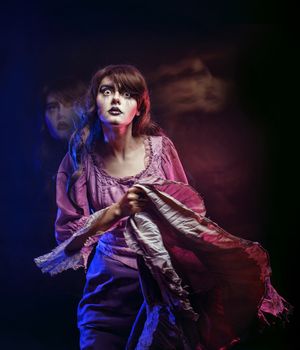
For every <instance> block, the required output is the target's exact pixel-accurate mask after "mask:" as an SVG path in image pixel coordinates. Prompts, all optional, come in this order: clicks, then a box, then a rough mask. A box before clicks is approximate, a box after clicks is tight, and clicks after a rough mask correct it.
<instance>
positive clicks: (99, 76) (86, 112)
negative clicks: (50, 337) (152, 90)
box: [67, 64, 164, 213]
mask: <svg viewBox="0 0 300 350" xmlns="http://www.w3.org/2000/svg"><path fill="white" fill-rule="evenodd" d="M105 77H109V78H110V79H111V80H112V81H113V83H114V84H115V85H116V86H118V88H119V89H120V90H125V91H128V92H129V93H130V94H131V95H132V96H133V97H134V98H135V99H136V101H137V106H138V110H139V112H140V114H139V116H135V118H134V119H133V121H132V135H133V136H141V135H162V134H164V132H163V130H162V129H161V127H160V126H159V125H158V124H157V123H155V122H154V121H153V120H152V119H151V116H150V98H149V92H148V88H147V84H146V81H145V79H144V77H143V75H142V74H141V72H140V71H139V70H138V69H137V68H135V67H134V66H131V65H124V64H122V65H109V66H107V67H105V68H103V69H100V70H98V71H97V72H96V73H95V74H94V76H93V77H92V79H91V83H90V86H89V88H88V91H87V94H86V102H85V106H83V122H82V125H81V126H80V127H79V128H78V129H77V130H76V131H75V133H74V134H73V136H72V137H71V139H70V144H69V153H70V155H71V157H72V160H73V165H74V172H73V174H72V175H71V176H70V178H69V181H68V188H67V191H68V196H69V198H70V200H71V202H72V204H73V205H74V207H75V208H76V209H77V210H78V211H79V212H80V213H82V208H80V207H79V206H78V205H77V203H76V202H75V201H74V199H73V197H72V194H71V188H72V186H73V185H74V183H75V181H76V180H77V179H78V178H79V177H80V175H81V174H82V170H83V163H84V159H85V157H86V155H87V154H88V153H92V152H93V151H94V150H95V147H96V145H97V144H101V143H103V140H104V137H103V131H102V126H101V122H100V119H99V116H98V114H97V105H96V98H97V94H98V90H99V86H100V83H101V81H102V80H103V79H104V78H105Z"/></svg>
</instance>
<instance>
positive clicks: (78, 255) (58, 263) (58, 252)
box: [34, 207, 109, 276]
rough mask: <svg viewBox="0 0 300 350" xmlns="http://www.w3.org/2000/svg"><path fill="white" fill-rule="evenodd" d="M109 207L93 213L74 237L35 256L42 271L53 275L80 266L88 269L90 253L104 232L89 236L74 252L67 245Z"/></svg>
mask: <svg viewBox="0 0 300 350" xmlns="http://www.w3.org/2000/svg"><path fill="white" fill-rule="evenodd" d="M108 208H109V207H107V208H104V209H102V210H99V211H98V212H96V213H94V214H92V215H91V216H90V217H89V218H88V220H87V221H86V223H85V225H84V226H83V227H82V228H81V229H79V230H78V231H76V232H75V233H74V234H73V236H72V237H70V238H69V239H67V240H66V241H64V242H63V243H61V244H60V245H58V246H57V247H56V248H55V249H53V250H52V251H51V252H50V253H48V254H45V255H42V256H39V257H37V258H35V259H34V262H35V263H36V265H37V266H38V267H39V268H40V269H41V270H42V272H43V273H47V272H48V273H49V274H50V275H52V276H53V275H56V274H58V273H60V272H62V271H65V270H68V269H73V270H77V269H79V268H80V267H84V268H85V269H86V267H87V262H88V258H89V255H90V254H91V252H92V250H93V247H94V245H95V244H96V243H97V242H98V240H99V237H100V236H101V235H102V234H103V233H104V232H102V231H99V232H98V233H97V234H96V235H94V236H91V237H89V238H87V239H86V241H85V243H84V244H83V247H82V248H81V249H80V250H79V251H76V252H74V253H73V254H70V253H68V252H67V247H68V246H69V244H71V243H72V242H73V241H74V240H75V239H76V238H78V237H81V236H83V235H85V234H86V233H87V232H88V231H89V230H90V229H91V227H92V226H93V225H94V223H95V222H96V221H97V220H98V218H99V217H100V216H101V215H103V213H104V212H105V211H106V210H107V209H108Z"/></svg>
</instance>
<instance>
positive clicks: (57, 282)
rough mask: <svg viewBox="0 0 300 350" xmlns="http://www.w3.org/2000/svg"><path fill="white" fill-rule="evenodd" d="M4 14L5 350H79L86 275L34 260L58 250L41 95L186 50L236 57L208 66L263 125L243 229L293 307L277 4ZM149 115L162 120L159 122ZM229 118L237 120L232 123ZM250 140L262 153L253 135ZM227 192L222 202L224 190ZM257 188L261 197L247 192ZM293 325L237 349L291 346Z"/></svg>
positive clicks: (243, 205) (78, 6)
mask: <svg viewBox="0 0 300 350" xmlns="http://www.w3.org/2000/svg"><path fill="white" fill-rule="evenodd" d="M1 7H2V9H1V21H0V28H1V51H2V52H1V57H0V64H1V82H0V85H1V117H0V118H1V126H2V127H1V151H2V152H1V160H2V161H1V174H2V178H3V180H2V182H1V183H2V186H1V190H2V191H1V192H3V193H2V194H1V222H2V227H1V228H2V230H1V231H2V232H1V236H0V237H1V238H0V241H1V255H0V259H1V287H0V288H1V299H0V302H1V337H0V343H1V345H0V347H1V348H3V349H4V348H9V349H12V350H14V349H19V348H22V349H31V350H35V349H37V350H48V349H49V350H50V349H56V350H60V349H61V350H72V349H76V348H77V341H78V334H77V330H76V304H77V302H78V298H79V297H80V290H81V285H82V281H83V272H82V271H77V272H72V271H71V272H67V273H65V275H61V276H57V277H53V278H50V277H49V276H44V275H42V274H41V272H40V271H39V270H38V269H37V268H36V267H35V266H34V264H33V258H34V257H36V256H39V255H41V254H43V253H46V252H48V251H49V250H50V249H51V248H53V247H54V245H55V241H54V237H53V228H52V224H53V217H52V216H51V215H49V211H48V204H47V203H45V198H44V197H43V195H42V194H41V193H42V192H43V191H42V186H43V182H42V180H41V178H40V176H39V173H38V171H37V169H36V167H35V161H36V160H35V152H36V148H37V147H38V142H39V128H40V124H41V115H40V106H39V95H40V91H41V88H42V86H43V85H44V83H45V82H46V81H47V80H49V79H52V78H56V77H57V78H59V77H60V76H66V75H76V76H77V77H80V78H82V79H85V80H86V79H89V78H90V76H91V75H92V73H93V72H95V71H96V70H97V69H98V67H102V66H104V65H107V64H111V63H130V64H134V65H136V66H137V67H138V68H139V69H140V70H141V71H142V72H143V73H144V74H145V75H146V76H149V77H151V73H152V72H153V71H155V69H156V68H157V66H158V65H160V64H173V63H175V62H177V61H178V60H180V59H182V58H184V57H185V56H186V55H187V54H191V53H192V54H194V53H195V54H197V55H199V56H200V57H201V55H202V54H203V57H204V56H205V55H206V56H207V54H209V53H210V52H216V51H217V52H219V53H220V52H222V51H224V52H225V53H226V52H227V50H228V48H234V52H235V53H234V55H233V56H232V55H229V56H228V55H227V56H226V55H225V56H226V57H227V58H228V57H229V58H228V60H227V61H224V62H223V64H222V62H221V63H220V62H219V64H215V63H213V62H208V65H209V64H211V65H210V66H209V69H210V70H211V72H212V73H213V74H215V75H216V76H221V77H222V78H228V76H230V78H232V79H234V81H235V84H236V97H237V100H238V105H239V108H240V111H241V112H242V115H243V118H244V120H245V123H246V124H247V123H248V124H250V125H251V126H252V127H253V128H254V129H255V130H256V134H255V135H259V140H260V141H259V147H258V153H259V154H260V157H259V161H258V163H259V164H261V163H263V166H261V165H260V166H258V169H257V172H256V173H255V174H254V175H253V176H254V177H255V178H256V180H258V181H257V182H255V181H254V180H253V181H254V182H253V183H255V184H257V183H259V186H258V187H255V188H252V187H251V182H250V185H249V186H248V187H246V188H243V191H241V192H240V195H239V198H238V206H239V210H240V212H239V213H240V216H239V218H238V220H239V221H240V222H241V221H243V220H246V218H247V220H248V221H249V215H250V214H249V215H248V217H247V214H248V213H249V211H248V209H249V207H248V205H247V200H248V199H249V198H252V200H253V203H252V206H251V208H252V209H253V208H255V209H253V210H252V211H251V220H252V223H254V225H253V227H254V230H251V229H250V228H249V227H248V228H249V231H247V225H245V231H244V236H245V237H247V238H249V237H251V238H253V239H255V240H259V241H260V242H262V243H263V245H264V247H265V248H266V249H267V250H268V251H269V253H270V257H271V264H272V268H273V279H272V281H273V285H274V286H275V288H276V289H277V290H278V291H279V292H280V294H282V295H284V297H285V298H286V299H287V300H289V301H290V302H291V303H292V304H294V305H295V303H296V300H295V299H296V291H295V289H294V285H293V280H292V276H291V272H290V271H291V267H292V265H293V256H296V245H295V244H294V239H295V237H294V233H293V231H292V229H291V227H290V226H289V225H288V223H287V221H288V220H286V215H287V213H288V209H287V206H286V202H287V200H288V197H287V195H286V193H287V192H289V191H290V190H292V184H291V183H289V182H288V178H287V174H286V171H285V170H284V169H285V161H284V155H283V150H282V143H283V141H282V139H283V135H282V123H283V120H284V121H285V120H286V119H285V118H286V116H285V115H284V114H283V111H284V106H285V104H286V100H285V99H284V96H285V94H284V90H285V87H284V85H283V80H282V79H283V78H282V69H281V67H282V66H283V65H284V63H283V58H284V56H285V54H284V52H285V49H284V47H285V42H284V36H283V31H282V29H281V28H280V26H279V24H278V23H279V21H280V15H281V12H280V11H279V9H278V8H277V7H276V4H274V3H273V2H271V1H270V2H268V1H261V2H258V1H256V2H255V1H254V2H243V1H240V2H232V1H229V2H226V1H223V2H222V1H211V2H209V4H207V2H199V1H197V2H180V3H176V2H168V1H165V2H163V1H161V2H160V3H155V2H146V3H145V2H141V1H139V2H138V1H128V2H126V1H123V2H116V1H111V2H109V1H106V2H104V1H103V2H102V1H97V2H96V1H78V2H74V1H61V2H60V3H59V4H56V3H55V2H51V3H48V2H39V3H36V4H35V3H30V2H27V3H19V2H16V1H10V2H9V3H7V4H6V5H1ZM221 56H222V55H221ZM150 92H151V90H150ZM154 107H155V106H154ZM154 110H155V108H154ZM154 117H156V120H157V121H160V120H159V119H160V118H159V115H155V114H154ZM228 123H233V122H232V120H231V119H228ZM166 124H168V123H166ZM197 125H198V124H197V123H195V126H197ZM230 125H231V124H230ZM191 126H192V127H193V124H192V125H190V128H191ZM232 127H233V129H234V125H232ZM194 129H195V128H194ZM167 131H168V130H167ZM171 136H172V137H173V139H174V140H175V141H176V140H177V143H175V144H176V146H177V148H178V151H179V154H180V155H181V157H182V159H183V163H184V165H185V167H187V171H188V172H189V173H191V176H192V177H193V179H194V181H195V185H196V187H197V189H199V190H200V191H201V192H202V193H203V194H204V196H205V198H206V199H207V201H206V202H207V209H208V212H209V214H210V215H209V216H210V217H211V218H214V219H215V220H216V221H217V222H219V223H220V225H221V226H224V227H225V228H226V229H228V230H229V231H230V230H231V229H232V230H233V233H235V234H239V232H235V226H234V224H233V222H232V221H230V220H229V219H227V218H226V216H223V217H222V215H221V214H219V212H220V211H218V210H217V209H216V208H217V205H218V202H217V199H216V198H214V196H213V195H212V194H210V193H213V192H214V187H213V186H212V185H211V187H209V186H208V185H209V183H208V182H207V186H206V183H205V177H203V178H201V174H196V173H193V168H189V167H188V165H189V160H190V161H191V158H188V157H187V158H185V157H184V156H183V153H184V154H186V151H187V150H188V149H189V148H188V147H189V146H188V138H187V141H186V142H185V141H184V140H183V139H182V138H181V137H180V135H179V134H178V135H177V134H176V132H175V133H173V134H172V135H171ZM179 141H180V143H178V142H179ZM249 142H250V143H249V144H250V146H251V145H253V146H256V141H255V137H254V138H251V139H250V141H249ZM254 148H255V147H254ZM255 149H256V152H257V147H256V148H255ZM255 154H256V155H257V153H255ZM199 156H201V151H199ZM202 180H203V181H202ZM206 180H207V179H206ZM207 181H208V180H207ZM237 189H239V188H237ZM220 191H221V195H222V187H221V189H220ZM250 193H251V194H253V193H254V194H255V195H254V197H251V196H250V197H247V196H249V194H250ZM244 196H246V197H244ZM221 212H222V210H221ZM241 224H242V222H241ZM241 235H243V234H242V233H241ZM295 324H296V321H295V317H293V318H292V322H291V323H290V324H289V325H288V326H287V327H286V328H282V327H280V326H279V325H275V326H274V327H273V328H271V329H268V330H267V331H266V332H265V333H264V334H263V335H262V336H261V337H259V338H258V339H253V340H249V341H248V343H245V344H241V345H239V346H238V347H237V349H245V350H246V349H259V350H262V349H294V347H293V345H292V344H293V340H294V339H293V334H294V333H293V330H294V329H295V328H296V327H295Z"/></svg>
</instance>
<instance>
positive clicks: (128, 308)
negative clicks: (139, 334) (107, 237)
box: [78, 250, 143, 350]
mask: <svg viewBox="0 0 300 350" xmlns="http://www.w3.org/2000/svg"><path fill="white" fill-rule="evenodd" d="M142 304H143V295H142V292H141V288H140V283H139V277H138V271H137V270H135V269H132V268H130V267H128V266H126V265H124V264H122V263H121V262H119V261H116V260H114V259H112V258H110V257H108V256H106V255H103V254H102V253H101V252H100V251H97V250H96V252H95V255H94V257H93V259H92V261H91V265H90V266H89V269H88V271H87V276H86V285H85V289H84V293H83V297H82V299H81V301H80V303H79V305H78V327H79V330H80V349H81V350H99V349H107V350H121V349H124V348H125V346H126V342H127V339H128V337H129V334H130V331H131V329H132V326H133V323H134V321H135V318H136V316H137V314H138V312H139V309H140V308H141V306H142Z"/></svg>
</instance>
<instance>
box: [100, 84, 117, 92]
mask: <svg viewBox="0 0 300 350" xmlns="http://www.w3.org/2000/svg"><path fill="white" fill-rule="evenodd" d="M104 89H111V90H115V87H114V85H109V84H105V85H100V86H99V91H102V90H104Z"/></svg>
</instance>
